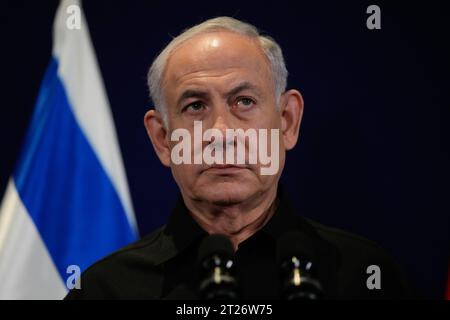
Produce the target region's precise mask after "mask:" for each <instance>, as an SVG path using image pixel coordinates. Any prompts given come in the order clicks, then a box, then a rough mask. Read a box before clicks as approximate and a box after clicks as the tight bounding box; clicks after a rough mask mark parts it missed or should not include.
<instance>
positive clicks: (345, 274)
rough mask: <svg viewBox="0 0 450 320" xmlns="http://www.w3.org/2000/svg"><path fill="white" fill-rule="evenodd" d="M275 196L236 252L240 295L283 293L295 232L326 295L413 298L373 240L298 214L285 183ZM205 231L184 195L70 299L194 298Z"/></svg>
mask: <svg viewBox="0 0 450 320" xmlns="http://www.w3.org/2000/svg"><path fill="white" fill-rule="evenodd" d="M278 199H279V204H278V207H277V209H276V212H275V213H274V215H273V217H272V218H271V219H270V220H269V222H268V223H267V224H266V225H265V226H264V227H263V228H262V229H261V230H259V231H258V232H256V233H255V234H254V235H253V236H252V237H250V238H249V239H247V240H245V241H244V242H242V243H241V244H240V245H239V249H238V250H237V251H236V267H237V272H238V274H237V276H238V279H239V285H240V288H241V294H242V297H243V298H248V299H279V298H280V293H279V287H280V285H279V273H280V272H279V267H278V265H277V262H276V261H277V259H276V256H277V254H276V250H277V240H278V239H280V237H281V236H282V235H283V234H285V233H287V232H290V231H298V232H301V233H303V235H305V236H307V237H308V239H310V240H311V241H309V242H310V243H311V245H312V246H313V247H314V248H313V250H314V252H315V256H316V266H317V272H318V273H317V276H318V278H319V279H320V282H321V284H322V287H323V291H324V298H326V299H336V298H337V299H358V298H362V299H379V298H382V299H392V298H409V297H410V294H411V293H410V290H409V287H408V285H407V283H406V282H405V280H404V278H403V275H402V273H401V272H400V270H399V268H398V267H397V265H396V264H395V263H394V262H393V260H392V259H391V258H390V256H389V255H388V254H387V253H386V252H384V251H383V250H382V249H381V248H380V247H379V246H377V245H376V244H375V243H373V242H371V241H368V240H366V239H363V238H361V237H358V236H355V235H352V234H350V233H347V232H344V231H341V230H338V229H333V228H329V227H325V226H323V225H320V224H318V223H316V222H313V221H311V220H309V219H306V218H303V217H300V216H299V215H297V214H296V213H295V211H294V210H293V208H292V206H291V205H290V203H289V201H288V199H286V196H285V195H283V192H282V191H281V188H280V189H279V191H278ZM206 236H207V233H206V232H205V231H204V230H203V229H201V227H200V226H199V225H198V224H197V223H196V222H195V220H193V219H192V217H191V216H190V214H189V211H188V210H187V208H186V206H185V205H184V203H183V201H182V200H181V197H180V200H179V201H178V203H177V205H176V207H175V209H174V210H173V212H172V214H171V216H170V218H169V221H168V223H167V225H165V226H163V227H162V228H160V229H158V230H156V231H154V232H153V233H151V234H149V235H147V236H145V237H144V238H142V239H141V240H139V241H137V242H135V243H134V244H131V245H129V246H127V247H125V248H123V249H121V250H119V251H117V252H116V253H114V254H112V255H110V256H108V257H106V258H104V259H103V260H101V261H99V262H97V263H95V264H94V265H92V266H91V267H89V268H88V269H87V270H86V271H85V272H84V273H83V274H82V277H81V289H73V290H71V291H70V292H69V294H68V295H67V296H66V299H182V298H187V299H189V298H195V297H197V296H196V292H197V277H196V275H197V271H198V269H197V265H198V263H197V255H198V253H197V251H198V247H199V245H200V243H201V240H202V239H203V238H204V237H206ZM370 265H376V266H378V267H379V268H380V269H379V270H380V275H381V277H380V283H381V289H368V287H367V279H368V278H369V276H370V275H371V273H368V272H367V268H368V266H370Z"/></svg>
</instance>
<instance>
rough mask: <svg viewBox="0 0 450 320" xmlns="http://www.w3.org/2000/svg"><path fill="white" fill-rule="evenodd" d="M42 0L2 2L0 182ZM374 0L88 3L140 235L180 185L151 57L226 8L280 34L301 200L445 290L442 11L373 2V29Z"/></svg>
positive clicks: (32, 91) (26, 100)
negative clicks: (297, 112) (147, 120)
mask: <svg viewBox="0 0 450 320" xmlns="http://www.w3.org/2000/svg"><path fill="white" fill-rule="evenodd" d="M392 2H393V1H392ZM43 3H44V2H41V1H35V2H30V3H28V4H26V5H25V4H23V5H11V4H10V5H7V6H6V7H5V6H3V8H2V10H1V14H2V16H1V23H2V26H1V32H2V43H3V46H2V48H1V51H2V55H5V57H4V58H3V59H2V64H3V65H2V69H1V70H2V73H3V75H2V78H3V79H4V80H6V84H5V85H3V86H2V90H3V91H4V92H3V93H2V99H1V101H2V105H1V108H0V119H1V126H0V139H1V141H0V143H1V147H2V152H1V153H2V155H1V166H0V178H1V189H0V192H1V193H3V191H4V188H5V186H6V183H7V179H8V177H9V176H10V174H11V172H12V170H13V167H14V164H15V161H16V160H17V157H18V153H19V150H20V146H21V143H22V140H23V137H24V134H25V131H26V128H27V126H28V122H29V119H30V115H31V112H32V109H33V105H34V102H35V99H36V96H37V92H38V89H39V85H40V83H41V80H42V76H43V74H44V71H45V68H46V66H47V63H48V62H49V59H50V54H51V30H52V22H53V15H54V13H55V10H56V7H57V2H56V1H52V2H46V3H48V5H44V4H43ZM369 4H372V2H354V3H348V2H347V1H346V2H345V3H344V2H343V1H341V2H340V3H337V1H328V2H324V1H320V2H319V1H317V2H316V1H307V2H306V1H305V2H300V1H295V2H294V1H292V2H283V1H273V2H269V3H263V2H258V3H244V1H238V2H232V1H223V2H218V1H209V2H205V3H196V4H192V3H187V2H185V3H184V4H182V3H175V2H172V1H149V2H144V1H122V2H112V1H85V3H84V6H85V14H86V16H87V21H88V24H89V28H90V31H91V36H92V40H93V43H94V46H95V49H96V54H97V58H98V61H99V64H100V68H101V71H102V75H103V79H104V82H105V85H106V89H107V93H108V96H109V99H110V104H111V108H112V111H113V115H114V120H115V124H116V128H117V131H118V135H119V140H120V141H119V142H120V146H121V149H122V155H123V158H124V162H125V166H126V170H127V175H128V181H129V185H130V189H131V195H132V199H133V203H134V207H135V211H136V215H137V219H138V223H139V228H140V232H141V234H146V233H148V232H150V231H152V230H154V229H155V228H156V227H158V226H160V225H162V224H164V223H165V221H166V219H167V217H168V214H169V212H170V209H171V207H172V205H173V201H174V200H175V199H176V197H177V195H178V190H177V186H176V185H175V183H174V181H173V179H172V177H171V173H170V171H169V170H168V169H166V168H164V167H163V166H162V165H160V163H159V161H158V159H157V158H156V155H155V153H154V152H153V149H152V146H151V144H150V142H149V140H148V139H147V135H146V132H145V130H144V127H143V115H144V113H145V111H146V110H147V109H148V107H149V106H150V101H149V98H148V94H147V88H146V72H147V69H148V67H149V65H150V64H151V62H152V60H153V58H154V57H155V55H156V54H157V53H158V52H159V51H160V50H161V49H162V48H163V46H164V45H165V44H167V43H168V41H169V40H170V39H171V35H173V36H175V35H177V34H178V33H179V32H180V31H181V30H182V29H184V28H186V27H188V26H191V25H193V24H196V23H199V22H201V21H202V20H204V19H207V18H210V17H213V16H218V15H230V16H234V17H236V18H239V19H243V20H246V21H248V22H250V23H252V24H255V25H256V26H257V27H259V28H260V29H262V30H263V31H266V32H267V33H269V34H270V35H272V36H273V37H274V38H275V39H276V40H277V41H278V42H279V43H280V45H281V47H282V48H283V50H284V54H285V57H286V61H287V66H288V70H289V72H290V75H289V81H288V86H289V87H290V88H297V89H299V90H300V91H301V92H302V94H303V97H304V99H305V114H304V120H303V123H302V128H301V136H300V142H299V144H298V145H297V147H296V149H295V150H293V151H292V152H290V153H289V154H288V160H287V166H286V168H285V172H284V174H283V178H282V179H283V182H284V184H285V185H287V189H288V190H289V193H290V195H291V197H292V198H293V201H294V202H295V205H296V207H297V208H298V209H299V211H300V212H301V213H303V214H304V215H306V216H308V217H310V218H312V219H315V220H317V221H319V222H321V223H323V224H326V225H330V226H334V227H339V228H343V229H346V230H348V231H351V232H354V233H357V234H360V235H362V236H365V237H367V238H369V239H372V240H374V241H376V242H378V243H379V244H381V245H382V246H383V247H385V248H386V249H387V250H388V251H390V252H391V253H392V254H393V255H394V257H395V258H396V260H397V261H398V262H399V263H400V264H401V265H402V266H403V267H404V269H405V270H406V273H407V275H408V276H409V277H410V279H411V280H412V282H413V283H415V284H416V285H417V287H418V288H419V290H420V291H421V292H422V293H423V295H424V296H425V297H433V298H442V297H443V293H444V286H445V278H446V272H447V267H448V262H449V260H448V259H449V256H450V255H449V252H450V235H449V234H450V233H449V227H450V221H449V212H450V210H449V205H448V201H447V197H448V194H449V193H448V180H447V176H446V173H447V171H446V167H447V165H448V163H449V157H448V146H449V143H448V141H444V130H447V127H448V122H447V119H448V118H446V116H447V111H448V108H449V106H450V104H449V99H448V95H449V91H450V90H449V88H450V81H449V72H448V62H447V60H448V59H449V57H450V54H449V52H448V50H447V48H446V46H445V44H446V42H447V43H448V41H449V39H450V37H449V32H448V31H449V30H450V28H449V26H448V24H449V15H448V12H449V11H448V9H447V8H445V7H444V5H443V2H433V3H431V2H423V3H421V4H412V3H411V2H410V1H408V2H397V1H396V4H392V3H390V4H389V3H380V2H375V4H378V5H379V6H380V7H381V14H382V30H376V31H370V30H368V29H367V28H366V18H367V16H368V15H367V14H366V8H367V6H368V5H369Z"/></svg>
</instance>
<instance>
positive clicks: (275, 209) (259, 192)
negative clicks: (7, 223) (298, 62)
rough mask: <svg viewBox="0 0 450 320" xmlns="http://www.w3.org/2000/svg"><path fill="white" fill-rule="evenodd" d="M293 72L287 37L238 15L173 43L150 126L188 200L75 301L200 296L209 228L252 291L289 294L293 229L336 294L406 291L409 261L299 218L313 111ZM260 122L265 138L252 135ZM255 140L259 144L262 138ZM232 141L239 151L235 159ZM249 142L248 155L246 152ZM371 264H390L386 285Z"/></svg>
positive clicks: (86, 280)
mask: <svg viewBox="0 0 450 320" xmlns="http://www.w3.org/2000/svg"><path fill="white" fill-rule="evenodd" d="M286 79H287V70H286V67H285V64H284V60H283V56H282V52H281V49H280V47H279V46H278V44H277V43H276V42H275V41H274V40H273V39H271V38H269V37H266V36H261V35H260V34H259V33H258V31H257V29H256V28H255V27H253V26H251V25H249V24H246V23H243V22H241V21H238V20H236V19H233V18H229V17H219V18H215V19H211V20H207V21H205V22H203V23H201V24H199V25H197V26H194V27H192V28H190V29H188V30H187V31H185V32H184V33H182V34H181V35H179V36H178V37H176V38H174V39H173V40H172V41H171V42H170V44H169V45H168V46H167V47H166V48H165V49H164V50H163V51H162V52H161V53H160V55H159V56H158V57H157V58H156V59H155V61H154V62H153V64H152V66H151V68H150V71H149V76H148V84H149V88H150V93H151V97H152V99H153V102H154V103H155V107H156V109H155V110H150V111H148V112H147V113H146V115H145V118H144V123H145V127H146V128H147V132H148V135H149V137H150V139H151V141H152V144H153V147H154V149H155V151H156V153H157V155H158V157H159V159H160V160H161V162H162V164H163V165H165V166H167V167H170V168H171V170H172V174H173V176H174V178H175V180H176V182H177V184H178V186H179V188H180V191H181V199H180V201H179V203H178V204H177V206H176V208H175V210H174V211H173V213H172V216H171V217H170V219H169V222H168V223H167V225H165V226H164V227H162V228H161V229H159V230H157V231H155V232H153V233H152V234H150V235H148V236H146V237H144V238H143V239H141V240H140V241H138V242H136V243H135V244H132V245H130V246H128V247H126V248H124V249H122V250H120V251H119V252H117V253H115V254H113V255H111V256H109V257H107V258H105V259H103V260H102V261H100V262H98V263H96V264H94V265H93V266H92V267H90V268H89V269H88V270H87V271H86V272H85V273H84V274H83V275H82V279H81V289H79V290H72V291H71V292H70V293H69V294H68V296H67V299H102V298H149V299H171V298H175V297H176V298H183V297H186V298H187V297H196V294H198V280H197V278H196V277H195V276H194V275H195V274H196V272H197V255H198V248H199V245H200V243H201V241H202V239H204V238H205V237H206V236H207V235H208V234H221V235H225V236H227V237H228V238H229V239H230V241H231V243H232V246H233V247H234V250H235V254H236V261H237V266H238V267H239V268H238V270H237V273H238V275H237V276H238V279H239V284H240V286H241V292H242V296H243V297H244V298H280V297H281V296H280V290H279V288H280V281H279V277H278V275H279V265H278V262H277V258H276V257H277V244H278V241H279V240H280V239H281V238H282V237H283V235H285V234H286V233H289V232H294V231H295V232H298V233H301V234H302V236H303V238H305V237H306V238H307V239H308V241H307V242H308V243H310V244H311V247H313V251H314V252H315V254H314V255H315V257H316V261H315V264H316V266H317V268H318V279H319V280H320V282H321V285H322V287H323V292H324V297H325V298H404V297H407V295H408V290H407V286H406V284H405V282H404V281H403V279H402V276H401V274H400V272H399V270H398V268H397V267H396V265H395V264H394V263H393V262H392V260H391V259H390V258H389V256H388V255H387V254H386V253H384V252H383V251H382V250H381V249H380V248H379V247H378V246H377V245H375V244H374V243H372V242H369V241H367V240H365V239H362V238H359V237H356V236H354V235H351V234H348V233H345V232H343V231H339V230H336V229H331V228H327V227H324V226H321V225H319V224H317V223H314V222H312V221H309V220H307V219H305V218H302V217H300V216H298V215H296V213H295V212H294V210H293V209H292V207H291V206H290V204H289V202H288V200H287V199H286V196H285V195H284V194H283V190H282V188H281V187H280V186H279V179H280V175H281V172H282V169H283V167H284V163H285V153H286V151H288V150H290V149H292V148H293V147H294V146H295V144H296V142H297V139H298V135H299V129H300V122H301V119H302V114H303V99H302V96H301V94H300V93H299V91H297V90H287V91H286ZM199 126H200V127H199ZM199 128H200V130H201V134H200V137H201V138H203V139H202V141H200V142H198V141H194V140H195V137H196V136H197V137H198V136H199V135H198V132H197V130H198V129H199ZM211 129H212V130H211ZM205 130H206V131H207V130H209V135H208V134H206V135H205V134H203V135H202V133H203V131H205ZM233 130H235V131H233ZM239 130H241V131H239ZM251 130H254V131H253V133H256V135H251V134H248V135H246V133H249V132H250V131H251ZM206 131H205V132H206ZM230 132H234V133H236V132H237V133H236V135H234V136H233V135H229V133H230ZM272 133H274V134H272ZM181 136H183V139H181ZM192 137H194V138H192ZM224 137H225V138H224ZM269 137H270V138H269ZM222 138H223V139H222ZM221 139H222V140H221ZM255 139H259V142H258V143H256V144H253V147H255V146H256V149H257V148H259V149H260V150H255V149H254V148H253V149H252V147H251V145H252V143H253V142H255V141H254V140H255ZM182 140H184V141H182ZM261 141H262V142H261ZM181 142H183V143H186V144H185V145H184V146H185V147H186V148H180V143H181ZM224 145H225V147H227V148H231V149H233V150H234V151H236V153H234V154H232V155H231V156H230V158H227V161H226V162H225V161H221V160H222V159H223V158H225V154H226V153H225V151H224V150H223V149H222V147H223V146H224ZM239 146H241V147H242V146H244V151H246V153H245V154H244V156H242V155H241V157H242V158H241V160H242V159H244V160H245V161H241V162H239V161H237V158H238V155H237V154H238V151H237V150H238V148H239ZM208 148H209V149H208ZM262 149H268V150H270V151H271V155H270V156H271V158H270V161H267V157H266V158H265V161H263V160H262V159H263V158H262V156H263V155H264V152H261V150H262ZM241 151H242V149H241ZM227 152H228V149H227ZM208 155H209V161H208V160H207V159H208ZM255 155H256V157H254V158H253V160H255V158H256V159H257V160H256V161H253V162H252V161H250V160H251V158H252V156H255ZM258 155H259V156H260V157H259V158H258V157H257V156H258ZM192 158H196V159H197V161H193V160H192ZM211 158H213V161H210V160H211ZM180 159H181V160H180ZM193 162H194V163H193ZM269 162H270V163H269ZM269 166H272V167H274V168H275V170H269V171H270V172H269V171H267V168H268V167H269ZM265 169H266V171H264V170H265ZM264 172H265V173H264ZM268 172H269V173H268ZM155 214H156V213H155ZM371 268H372V269H373V268H375V269H373V270H375V271H377V272H379V274H377V275H375V276H378V277H379V279H378V280H376V279H375V280H373V279H372V280H373V281H375V282H378V283H377V284H375V285H374V283H375V282H374V283H372V282H373V281H372V280H371V279H368V278H369V277H370V276H371V272H375V271H371V270H372V269H371ZM368 272H369V273H368ZM186 292H189V294H186V295H185V296H183V293H186Z"/></svg>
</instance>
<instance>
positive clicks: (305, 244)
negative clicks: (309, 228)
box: [277, 231, 314, 263]
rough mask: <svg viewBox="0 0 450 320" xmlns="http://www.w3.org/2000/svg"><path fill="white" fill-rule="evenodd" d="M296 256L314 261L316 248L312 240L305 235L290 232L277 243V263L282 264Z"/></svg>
mask: <svg viewBox="0 0 450 320" xmlns="http://www.w3.org/2000/svg"><path fill="white" fill-rule="evenodd" d="M294 255H297V256H301V257H304V258H307V259H314V246H313V243H312V240H311V238H309V237H308V236H306V235H305V234H303V233H301V232H298V231H289V232H287V233H285V234H284V235H283V236H282V237H281V238H280V239H279V240H278V241H277V261H278V263H282V262H283V261H285V260H286V259H290V258H291V257H292V256H294Z"/></svg>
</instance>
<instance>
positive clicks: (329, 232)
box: [303, 218, 389, 258]
mask: <svg viewBox="0 0 450 320" xmlns="http://www.w3.org/2000/svg"><path fill="white" fill-rule="evenodd" d="M303 219H304V220H306V221H307V222H308V223H309V224H310V225H311V226H312V227H313V228H314V229H315V231H316V232H317V234H318V235H319V236H320V237H321V238H322V239H324V240H326V241H327V242H329V243H330V244H332V245H333V246H334V247H336V248H337V249H338V251H339V252H340V253H341V254H346V253H349V254H355V253H359V254H363V255H365V256H379V257H385V258H388V256H389V254H388V253H387V252H386V250H385V249H383V248H382V247H381V246H380V245H378V244H377V243H376V242H374V241H372V240H369V239H366V238H364V237H362V236H359V235H356V234H354V233H351V232H348V231H345V230H342V229H338V228H333V227H329V226H325V225H323V224H321V223H318V222H316V221H313V220H311V219H308V218H303Z"/></svg>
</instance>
